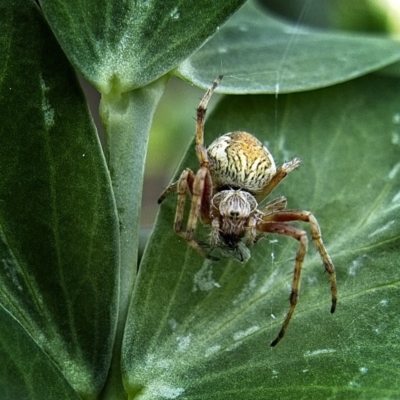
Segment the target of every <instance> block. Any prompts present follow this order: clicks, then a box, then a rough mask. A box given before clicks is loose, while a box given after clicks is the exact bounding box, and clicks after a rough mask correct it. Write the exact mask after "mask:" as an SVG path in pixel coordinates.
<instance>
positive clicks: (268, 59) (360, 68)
mask: <svg viewBox="0 0 400 400" xmlns="http://www.w3.org/2000/svg"><path fill="white" fill-rule="evenodd" d="M399 59H400V43H399V42H398V41H395V40H389V39H386V38H385V37H384V36H382V37H374V36H371V35H369V36H367V35H361V34H358V35H356V34H349V33H341V32H338V31H335V32H334V31H331V32H330V31H322V30H316V29H309V28H304V27H301V26H299V25H293V24H290V23H288V22H282V21H281V20H278V19H276V18H273V17H272V16H270V15H268V14H266V13H265V12H263V11H261V10H260V9H259V8H258V7H256V6H254V5H253V4H252V3H249V4H246V5H245V6H244V7H243V8H242V9H241V10H240V11H239V12H238V13H237V14H235V15H234V16H233V17H232V18H231V19H230V20H229V21H228V22H227V23H226V24H225V25H224V26H223V27H222V28H221V29H220V30H219V31H218V33H217V34H216V35H214V36H213V38H212V39H211V40H209V41H208V42H207V43H206V44H205V45H204V46H203V47H202V48H201V49H200V50H199V51H197V52H196V53H194V54H193V55H191V56H190V57H189V58H188V59H186V60H185V61H183V62H182V63H181V65H180V66H179V67H178V68H177V70H176V71H174V72H175V73H176V74H177V75H178V76H180V77H183V78H184V79H186V80H189V81H190V82H192V83H194V84H195V85H197V86H200V87H203V88H207V87H208V86H209V85H210V82H211V81H212V80H213V79H214V78H215V77H217V76H218V75H221V74H222V75H225V76H226V77H228V76H229V77H231V78H232V79H229V80H228V79H225V80H224V82H222V84H221V88H220V89H221V90H222V91H223V92H224V93H284V92H297V91H303V90H309V89H315V88H321V87H326V86H330V85H333V84H336V83H340V82H344V81H347V80H350V79H354V78H355V77H358V76H361V75H365V74H367V73H369V72H371V71H375V70H378V69H380V68H382V67H385V66H387V65H390V64H392V63H394V62H396V61H399Z"/></svg>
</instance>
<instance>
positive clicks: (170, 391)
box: [152, 385, 185, 399]
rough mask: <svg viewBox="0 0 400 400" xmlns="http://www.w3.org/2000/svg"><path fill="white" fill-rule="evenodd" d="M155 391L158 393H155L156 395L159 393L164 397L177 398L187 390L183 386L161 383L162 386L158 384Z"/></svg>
mask: <svg viewBox="0 0 400 400" xmlns="http://www.w3.org/2000/svg"><path fill="white" fill-rule="evenodd" d="M155 391H156V392H157V393H154V395H156V396H157V395H158V396H160V397H161V398H164V399H176V398H177V397H179V396H180V395H181V394H182V393H183V392H184V391H185V389H183V388H174V387H171V386H167V385H161V386H158V387H157V389H156V390H155ZM152 392H153V391H152Z"/></svg>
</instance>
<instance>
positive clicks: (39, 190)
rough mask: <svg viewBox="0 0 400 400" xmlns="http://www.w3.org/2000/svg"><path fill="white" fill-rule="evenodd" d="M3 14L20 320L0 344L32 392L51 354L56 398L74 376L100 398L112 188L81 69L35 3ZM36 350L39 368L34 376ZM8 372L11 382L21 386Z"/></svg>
mask: <svg viewBox="0 0 400 400" xmlns="http://www.w3.org/2000/svg"><path fill="white" fill-rule="evenodd" d="M0 15H1V16H2V17H1V20H0V25H1V31H2V32H3V34H2V35H1V39H0V40H1V45H0V60H1V67H0V109H1V110H2V111H1V118H2V123H1V125H0V142H1V146H0V171H1V172H0V257H1V262H2V268H1V269H0V287H1V289H0V302H1V304H2V306H3V307H4V308H5V309H6V310H7V311H8V312H9V313H10V314H11V315H12V317H13V318H14V319H15V320H16V321H14V322H13V323H10V324H1V325H0V341H1V343H2V344H3V345H4V346H8V345H7V343H9V341H10V339H9V338H10V336H13V337H15V340H16V343H15V346H14V347H8V348H7V350H6V352H7V358H8V359H12V360H13V363H14V367H15V368H20V374H21V375H22V377H23V379H24V380H25V381H24V384H26V385H28V386H29V385H31V386H32V387H33V386H34V385H35V380H36V379H38V378H37V377H36V375H35V373H37V374H39V375H40V374H42V373H43V374H47V372H48V369H46V372H43V371H42V370H41V369H40V368H39V366H40V365H43V364H41V363H40V362H39V361H38V360H37V358H38V357H40V354H42V356H45V360H44V361H43V363H44V364H47V365H48V364H49V360H52V362H54V363H55V364H54V365H53V366H52V368H51V369H53V370H58V371H57V372H56V375H57V376H58V377H57V378H54V379H53V378H50V376H48V375H46V376H47V378H48V381H49V393H51V390H52V389H51V385H53V384H54V385H56V384H59V382H60V378H59V377H60V376H62V375H63V376H64V377H65V379H66V381H68V382H69V383H70V385H71V386H72V387H73V388H74V389H75V390H76V391H77V392H78V393H79V394H80V395H81V396H82V397H83V398H93V397H94V396H95V395H96V394H97V393H98V392H99V391H100V389H101V387H102V385H103V384H104V381H105V379H106V376H107V373H108V368H109V363H110V358H111V350H112V346H113V341H114V333H115V326H116V317H117V315H118V285H119V270H118V268H119V265H118V262H119V252H118V236H117V233H118V224H117V219H116V210H115V204H114V198H113V194H112V191H111V184H110V179H109V175H108V171H107V169H106V166H105V162H104V158H103V155H102V151H101V148H100V144H99V142H98V138H97V134H96V131H95V129H94V126H93V123H92V120H91V118H90V116H89V113H88V109H87V106H86V102H85V99H84V97H83V94H82V92H81V89H80V86H79V83H78V82H77V79H76V75H75V72H74V71H73V69H72V68H71V66H70V64H69V62H68V60H67V58H66V57H65V55H64V54H63V53H62V51H61V49H60V48H59V45H58V43H57V42H56V40H55V39H54V37H53V35H52V33H51V31H50V29H49V28H48V26H47V24H46V22H45V21H44V19H43V17H42V16H41V14H40V11H39V9H38V7H37V6H36V4H35V3H34V2H33V1H12V0H7V1H6V2H2V3H1V6H0ZM2 318H3V317H2ZM4 318H6V317H4ZM7 318H8V319H12V318H11V317H7ZM21 326H22V327H21ZM24 335H25V336H26V338H25V339H23V337H24ZM21 340H24V341H26V342H27V343H26V345H25V344H23V343H20V341H21ZM35 345H36V346H37V350H36V351H35V350H34V346H35ZM24 346H25V347H26V348H28V350H26V351H27V352H26V353H24V351H23V350H22V349H23V348H24ZM33 353H35V354H36V355H35V358H34V360H33V361H34V364H35V365H37V369H36V370H35V369H34V368H32V370H31V371H30V373H29V374H28V375H25V374H24V373H23V371H25V368H26V365H25V364H26V363H28V362H29V361H30V360H31V359H30V357H31V355H32V354H33ZM45 353H46V354H47V355H46V354H45ZM3 360H4V359H3ZM55 365H57V367H56V366H55ZM3 367H4V366H3ZM46 368H47V367H46ZM4 371H5V375H3V374H2V375H1V381H2V382H3V384H4V385H6V383H7V382H15V379H16V378H15V376H14V374H13V370H12V369H11V368H10V369H9V370H8V369H7V368H5V369H4V370H3V372H4ZM8 379H10V380H11V381H8ZM38 382H40V379H38ZM10 385H11V384H10ZM20 385H23V382H21V383H20ZM10 387H11V386H10ZM65 396H66V397H65V398H68V397H67V392H66V395H65ZM9 398H17V397H12V396H11V397H9ZM29 398H30V396H29ZM32 398H34V397H32Z"/></svg>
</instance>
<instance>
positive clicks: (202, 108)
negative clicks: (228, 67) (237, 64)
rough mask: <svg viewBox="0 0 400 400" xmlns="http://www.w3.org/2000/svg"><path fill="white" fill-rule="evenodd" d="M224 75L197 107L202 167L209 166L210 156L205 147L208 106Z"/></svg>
mask: <svg viewBox="0 0 400 400" xmlns="http://www.w3.org/2000/svg"><path fill="white" fill-rule="evenodd" d="M222 77H223V76H222V75H220V76H219V77H218V78H217V79H216V80H215V81H214V82H213V84H212V86H211V87H210V88H209V89H208V90H207V92H206V94H205V95H204V96H203V98H202V100H201V102H200V104H199V106H198V107H197V118H196V154H197V158H198V160H199V163H200V166H201V167H205V166H208V156H207V149H206V148H205V146H204V121H205V117H206V112H207V105H208V102H209V101H210V98H211V96H212V94H213V92H214V90H215V88H216V87H217V86H218V84H219V83H220V82H221V79H222Z"/></svg>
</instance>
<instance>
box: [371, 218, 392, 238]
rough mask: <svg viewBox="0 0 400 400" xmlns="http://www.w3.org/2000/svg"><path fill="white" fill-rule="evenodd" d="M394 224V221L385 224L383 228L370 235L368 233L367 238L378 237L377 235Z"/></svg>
mask: <svg viewBox="0 0 400 400" xmlns="http://www.w3.org/2000/svg"><path fill="white" fill-rule="evenodd" d="M394 223H395V221H394V220H393V221H389V222H388V223H387V224H385V225H384V226H382V227H380V228H378V229H376V230H374V231H373V232H372V233H370V234H369V235H368V237H369V238H371V237H373V236H376V235H378V234H379V233H382V232H384V231H386V230H387V229H389V228H390V227H391V226H392V225H393V224H394Z"/></svg>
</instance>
